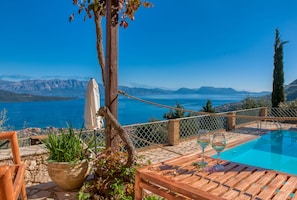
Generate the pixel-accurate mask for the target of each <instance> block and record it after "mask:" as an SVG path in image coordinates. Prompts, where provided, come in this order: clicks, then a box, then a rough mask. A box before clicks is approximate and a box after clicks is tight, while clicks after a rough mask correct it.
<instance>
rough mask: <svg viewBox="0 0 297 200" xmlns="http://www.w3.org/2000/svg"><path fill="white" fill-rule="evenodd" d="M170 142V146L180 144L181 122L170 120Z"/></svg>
mask: <svg viewBox="0 0 297 200" xmlns="http://www.w3.org/2000/svg"><path fill="white" fill-rule="evenodd" d="M168 142H169V145H172V146H175V145H178V143H179V120H178V119H170V120H169V121H168Z"/></svg>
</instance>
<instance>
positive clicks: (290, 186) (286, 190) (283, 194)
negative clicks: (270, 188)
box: [273, 177, 297, 200]
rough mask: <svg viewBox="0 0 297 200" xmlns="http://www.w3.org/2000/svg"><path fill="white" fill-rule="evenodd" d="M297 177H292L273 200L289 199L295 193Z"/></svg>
mask: <svg viewBox="0 0 297 200" xmlns="http://www.w3.org/2000/svg"><path fill="white" fill-rule="evenodd" d="M296 185H297V177H290V178H289V180H288V181H287V182H286V184H285V185H284V186H283V187H282V188H281V189H280V190H279V192H278V193H277V194H276V195H275V196H274V198H273V199H275V200H277V199H287V198H288V197H289V196H290V194H291V193H293V192H295V190H296Z"/></svg>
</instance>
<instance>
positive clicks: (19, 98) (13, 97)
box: [0, 90, 73, 102]
mask: <svg viewBox="0 0 297 200" xmlns="http://www.w3.org/2000/svg"><path fill="white" fill-rule="evenodd" d="M70 99H73V98H71V97H54V96H38V95H32V94H17V93H13V92H9V91H5V90H0V102H31V101H59V100H70Z"/></svg>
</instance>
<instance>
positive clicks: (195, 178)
mask: <svg viewBox="0 0 297 200" xmlns="http://www.w3.org/2000/svg"><path fill="white" fill-rule="evenodd" d="M200 179H201V177H199V176H196V175H193V176H189V177H187V178H185V179H183V180H181V181H180V182H181V183H184V184H187V185H190V184H191V183H194V182H196V181H199V180H200Z"/></svg>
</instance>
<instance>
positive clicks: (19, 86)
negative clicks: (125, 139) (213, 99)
mask: <svg viewBox="0 0 297 200" xmlns="http://www.w3.org/2000/svg"><path fill="white" fill-rule="evenodd" d="M87 85H88V81H85V80H76V79H68V80H61V79H51V80H22V81H7V80H0V96H3V95H1V94H2V93H3V91H8V92H12V93H15V94H23V95H24V94H30V95H37V96H38V97H37V98H39V97H40V96H45V97H58V98H59V97H63V98H84V97H85V93H86V88H87ZM98 85H99V91H100V95H103V96H104V87H103V85H102V84H98ZM119 90H122V91H124V92H125V93H127V94H130V95H158V94H203V95H204V94H209V95H235V94H246V95H247V96H253V95H256V96H265V95H270V94H271V92H269V91H263V92H248V91H238V90H235V89H233V88H217V87H210V86H202V87H200V88H193V89H189V88H185V87H181V88H179V89H177V90H170V89H161V88H150V89H148V88H141V87H127V86H119ZM285 93H286V95H287V100H294V99H296V98H297V80H295V81H293V82H292V83H290V84H289V85H286V86H285ZM45 99H46V98H45ZM0 101H2V99H1V98H0ZM6 101H7V99H6Z"/></svg>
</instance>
